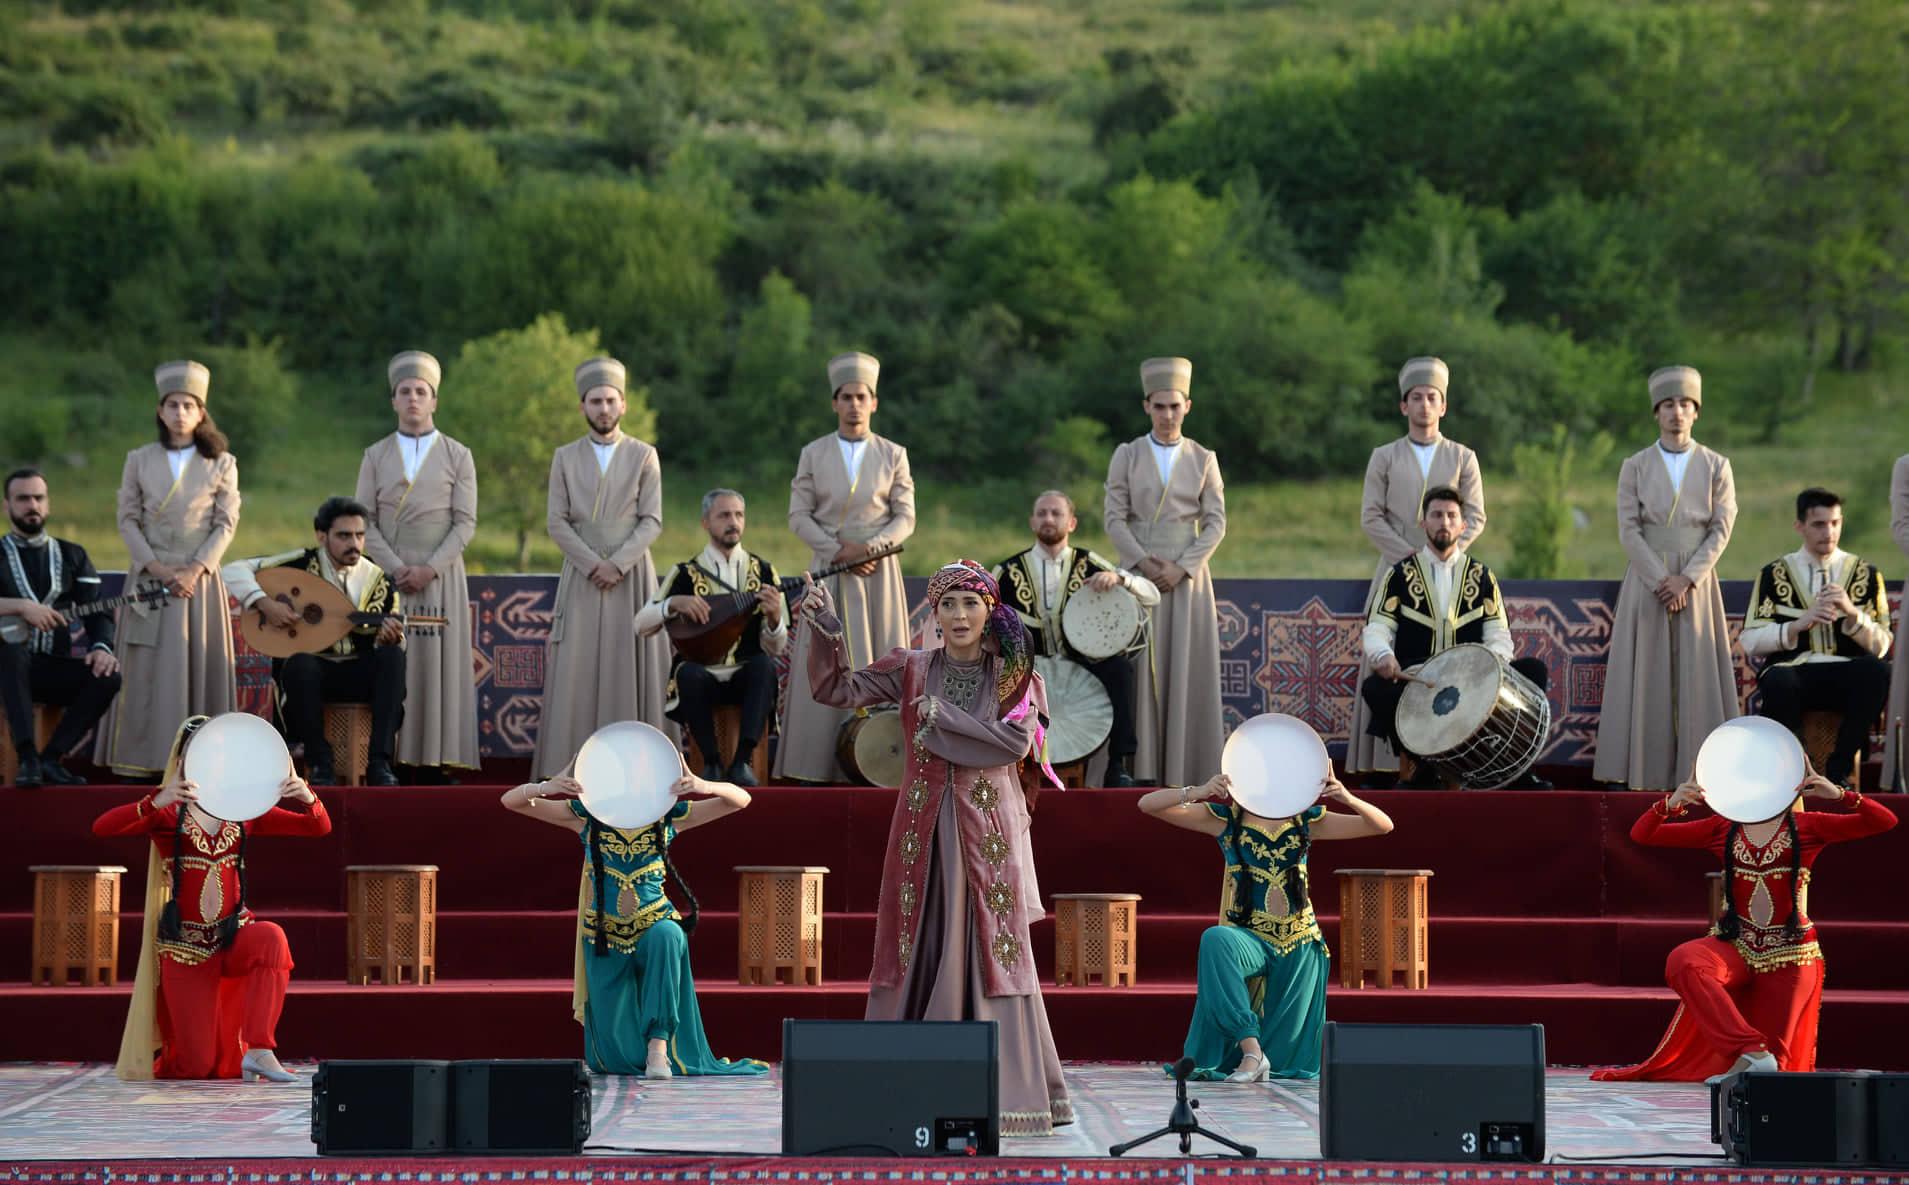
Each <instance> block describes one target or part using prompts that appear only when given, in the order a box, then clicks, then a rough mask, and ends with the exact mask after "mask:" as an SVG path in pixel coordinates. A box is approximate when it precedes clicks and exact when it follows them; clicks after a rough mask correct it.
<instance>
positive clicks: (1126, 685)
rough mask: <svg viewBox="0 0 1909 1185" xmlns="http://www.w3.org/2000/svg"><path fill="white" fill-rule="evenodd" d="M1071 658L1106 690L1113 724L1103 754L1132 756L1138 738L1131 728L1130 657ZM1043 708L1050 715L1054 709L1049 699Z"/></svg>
mask: <svg viewBox="0 0 1909 1185" xmlns="http://www.w3.org/2000/svg"><path fill="white" fill-rule="evenodd" d="M1074 661H1076V662H1078V663H1080V665H1081V666H1084V667H1086V668H1087V671H1088V673H1089V674H1091V675H1093V677H1094V678H1096V679H1098V680H1100V685H1101V686H1102V687H1105V688H1106V689H1107V698H1108V699H1110V700H1112V701H1113V703H1114V723H1113V727H1112V728H1110V729H1109V730H1108V731H1107V756H1108V757H1110V758H1119V757H1132V756H1133V755H1134V751H1135V750H1136V749H1138V748H1140V740H1139V737H1138V736H1136V735H1135V733H1134V730H1133V656H1132V655H1127V654H1116V655H1114V656H1113V657H1112V658H1103V659H1101V660H1100V661H1099V662H1088V661H1087V660H1086V659H1084V658H1080V657H1078V656H1076V657H1075V659H1074ZM1047 710H1048V712H1049V713H1050V714H1051V713H1052V712H1053V711H1054V705H1053V703H1052V702H1051V701H1050V702H1049V703H1048V705H1047Z"/></svg>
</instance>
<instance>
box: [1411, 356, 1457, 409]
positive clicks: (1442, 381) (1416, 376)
mask: <svg viewBox="0 0 1909 1185" xmlns="http://www.w3.org/2000/svg"><path fill="white" fill-rule="evenodd" d="M1451 386H1452V369H1451V367H1449V366H1447V365H1445V360H1444V359H1443V358H1432V357H1429V356H1428V357H1424V358H1407V359H1406V360H1405V365H1404V366H1401V367H1399V398H1401V399H1403V398H1405V396H1406V395H1407V394H1408V393H1409V392H1410V391H1411V390H1412V388H1414V387H1436V388H1438V396H1439V398H1440V399H1443V398H1445V397H1446V396H1447V395H1448V394H1450V392H1451Z"/></svg>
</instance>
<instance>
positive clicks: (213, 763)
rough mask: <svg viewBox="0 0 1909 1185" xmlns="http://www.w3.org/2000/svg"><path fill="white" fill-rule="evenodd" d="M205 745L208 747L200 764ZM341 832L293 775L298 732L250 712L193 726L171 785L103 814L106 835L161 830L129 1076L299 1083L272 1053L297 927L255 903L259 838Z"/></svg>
mask: <svg viewBox="0 0 1909 1185" xmlns="http://www.w3.org/2000/svg"><path fill="white" fill-rule="evenodd" d="M195 744H197V745H200V746H203V748H202V749H200V750H199V751H198V752H196V753H194V755H193V760H192V761H191V762H188V761H187V760H186V754H187V749H188V747H189V746H192V745H195ZM202 769H207V770H211V771H212V773H211V774H210V775H207V774H203V773H201V770H202ZM278 770H283V771H284V777H283V779H282V780H279V779H278V778H277V777H276V771H278ZM261 771H272V772H270V773H264V772H261ZM227 774H230V775H231V776H229V777H228V776H226V775H227ZM189 775H190V776H191V777H204V778H205V781H204V783H203V784H201V783H200V782H198V781H195V780H188V779H189ZM215 779H216V780H215ZM239 783H244V784H243V785H240V784H239ZM275 802H278V803H283V805H273V804H274V803H275ZM214 812H217V814H215V813H214ZM220 814H224V815H233V816H239V817H242V818H243V817H249V821H246V822H237V821H232V820H229V819H225V818H220V817H218V816H219V815H220ZM330 830H331V818H330V816H328V815H327V814H325V805H324V804H323V803H321V802H319V801H318V799H317V797H316V796H315V795H313V794H312V791H311V787H309V786H307V785H306V784H305V780H304V779H303V778H299V777H296V776H294V775H293V774H292V772H291V755H290V754H289V753H287V752H286V751H285V742H284V741H283V740H281V739H280V738H279V736H278V733H277V732H275V731H274V730H273V729H272V726H271V725H270V724H267V723H266V722H265V721H264V720H263V719H261V718H260V717H257V716H247V715H246V714H245V713H242V712H233V713H229V714H227V715H224V716H220V717H218V718H217V720H216V721H214V722H212V723H210V724H209V723H208V720H207V718H206V717H204V716H193V717H191V718H190V719H188V720H187V721H186V722H185V723H183V724H181V725H180V726H179V730H178V732H177V733H176V734H175V735H174V737H173V741H172V752H171V755H170V756H169V757H168V758H167V761H166V772H165V781H164V783H163V784H162V785H161V786H160V787H159V789H158V790H156V791H154V792H153V793H151V794H148V795H147V796H146V797H144V798H142V799H140V800H139V801H137V802H129V803H127V804H125V805H124V806H117V807H114V808H113V809H112V810H110V811H107V812H106V813H105V814H103V815H101V816H100V817H99V818H97V819H95V820H94V821H93V834H94V835H100V836H109V835H150V836H151V837H152V852H151V855H150V856H149V857H148V859H147V865H146V916H145V922H144V924H143V926H142V929H141V934H140V943H139V968H138V971H137V972H136V973H135V974H134V976H133V993H132V1002H131V1006H130V1008H129V1009H128V1011H127V1014H126V1029H125V1033H124V1035H123V1036H122V1037H121V1038H120V1044H119V1064H118V1066H117V1068H116V1069H115V1073H117V1074H118V1076H119V1077H120V1078H122V1079H124V1080H126V1081H129V1082H130V1081H144V1080H147V1079H151V1078H237V1077H239V1076H241V1075H243V1076H244V1077H245V1078H246V1079H247V1080H248V1081H255V1080H257V1079H260V1078H263V1079H266V1080H267V1081H271V1082H294V1081H296V1080H297V1076H296V1075H294V1074H292V1073H291V1072H290V1071H288V1070H286V1069H285V1067H283V1066H281V1065H280V1064H279V1061H278V1056H277V1055H276V1054H275V1053H274V1052H273V1051H274V1049H275V1048H276V1047H277V1045H278V1038H277V1036H276V1033H275V1031H274V1030H275V1029H276V1028H277V1026H278V1017H279V1012H280V1011H281V1010H282V1009H283V1008H284V1006H285V987H286V985H287V983H289V982H290V980H291V975H292V951H291V947H290V946H289V945H288V944H287V943H286V941H285V931H284V930H282V929H280V928H279V927H278V926H276V925H274V924H273V923H271V922H261V921H259V920H257V919H256V918H254V917H253V916H252V911H251V910H249V909H247V908H246V907H245V848H246V841H247V840H248V839H249V838H250V837H251V836H254V835H324V834H326V833H327V832H329V831H330Z"/></svg>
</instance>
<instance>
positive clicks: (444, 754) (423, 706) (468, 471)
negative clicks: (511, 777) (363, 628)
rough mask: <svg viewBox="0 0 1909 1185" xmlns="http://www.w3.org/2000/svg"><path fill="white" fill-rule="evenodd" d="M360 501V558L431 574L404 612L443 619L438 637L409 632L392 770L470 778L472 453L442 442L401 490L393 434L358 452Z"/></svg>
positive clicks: (474, 757) (473, 754)
mask: <svg viewBox="0 0 1909 1185" xmlns="http://www.w3.org/2000/svg"><path fill="white" fill-rule="evenodd" d="M357 498H358V501H360V502H362V503H364V504H365V505H366V506H368V507H370V508H371V522H369V523H367V524H366V529H365V552H366V554H368V555H370V556H371V559H372V562H374V563H376V564H377V565H378V566H379V567H380V568H383V569H384V570H385V571H386V572H396V571H397V570H398V569H399V568H401V567H405V566H406V565H409V564H424V565H426V566H428V567H429V568H430V569H431V570H432V571H434V572H436V573H437V579H436V580H433V581H432V582H431V583H430V584H429V585H427V586H426V587H425V589H424V591H423V592H420V593H406V594H405V607H406V609H408V610H409V611H411V612H414V613H420V614H423V615H425V616H427V617H444V618H448V619H449V621H448V623H447V624H445V625H444V626H442V627H440V628H439V629H437V630H435V631H430V632H423V631H416V630H411V631H407V632H406V637H405V643H404V726H403V727H402V728H400V729H398V745H397V748H398V752H397V760H398V761H400V762H403V763H404V764H406V765H449V766H457V767H459V768H461V769H476V768H478V754H477V682H476V679H475V677H474V674H473V667H472V663H471V649H472V647H473V645H474V643H475V641H476V631H475V629H474V628H473V625H472V622H471V591H470V583H469V581H468V580H466V578H465V575H464V549H465V548H466V547H469V546H470V543H471V536H473V535H475V534H476V533H477V469H476V467H475V466H474V465H473V464H472V462H471V450H470V449H468V448H465V447H464V446H463V445H461V444H459V443H458V442H457V441H455V440H452V439H451V438H450V437H448V436H446V435H444V433H442V432H440V433H438V434H437V439H436V440H434V441H432V442H431V447H430V449H429V451H427V452H426V453H425V454H424V457H423V459H422V460H420V461H419V462H418V475H417V479H416V480H415V481H406V480H405V476H404V453H403V451H402V450H401V449H400V448H399V446H398V434H397V433H395V432H393V433H392V434H391V435H389V436H387V437H385V438H384V439H383V440H380V441H379V442H378V443H376V444H374V445H372V446H371V447H370V448H368V449H366V450H365V459H364V461H363V462H362V463H361V464H360V465H359V466H358V493H357Z"/></svg>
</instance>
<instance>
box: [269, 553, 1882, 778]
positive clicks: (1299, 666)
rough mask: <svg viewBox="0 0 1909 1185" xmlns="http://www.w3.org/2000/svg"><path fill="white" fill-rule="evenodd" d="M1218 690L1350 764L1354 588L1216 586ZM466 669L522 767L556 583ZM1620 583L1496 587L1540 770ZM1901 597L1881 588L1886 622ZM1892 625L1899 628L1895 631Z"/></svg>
mask: <svg viewBox="0 0 1909 1185" xmlns="http://www.w3.org/2000/svg"><path fill="white" fill-rule="evenodd" d="M1214 583H1215V585H1216V588H1217V592H1218V600H1219V617H1220V623H1219V624H1220V682H1221V686H1222V692H1223V694H1224V697H1225V704H1226V727H1227V730H1228V731H1229V732H1230V731H1231V730H1232V729H1233V728H1234V727H1235V726H1237V725H1238V724H1239V723H1240V722H1241V721H1244V720H1246V719H1249V718H1250V717H1253V716H1257V715H1259V714H1260V713H1262V712H1285V713H1287V714H1288V715H1292V716H1297V717H1299V718H1300V719H1302V720H1304V721H1306V722H1307V723H1308V724H1310V725H1312V727H1313V728H1315V729H1316V730H1318V732H1319V734H1320V735H1321V736H1322V737H1324V738H1325V739H1326V742H1327V745H1328V747H1330V748H1331V750H1332V752H1333V755H1334V756H1335V757H1343V756H1344V755H1345V745H1346V731H1347V724H1348V722H1349V721H1350V719H1351V716H1352V697H1353V696H1355V695H1357V694H1358V676H1359V631H1360V630H1361V629H1362V628H1364V624H1365V621H1364V616H1363V610H1364V606H1365V595H1366V582H1365V581H1363V580H1218V581H1215V582H1214ZM907 584H908V594H909V596H910V597H911V598H913V599H914V621H915V628H916V632H917V635H919V632H920V627H921V624H922V623H923V622H924V621H925V620H926V619H927V615H928V607H927V606H926V605H925V604H923V603H922V601H921V598H922V597H923V596H924V595H925V591H926V588H927V580H926V579H925V578H911V579H910V580H909V581H908V582H907ZM470 587H471V597H472V602H473V610H474V611H473V613H472V615H471V616H472V621H473V628H474V629H475V630H476V636H475V637H473V638H472V639H471V666H472V672H473V674H474V676H475V677H476V679H477V693H478V700H477V702H478V727H479V729H480V731H481V735H482V741H481V744H482V749H483V753H484V755H485V756H486V757H524V756H529V755H530V753H531V751H532V750H533V749H534V748H535V747H536V743H537V718H538V714H539V712H540V709H541V705H542V699H543V682H544V638H545V635H546V634H547V633H548V632H549V629H550V607H551V601H552V599H553V598H554V596H555V595H556V591H557V578H556V577H555V576H473V577H471V578H470ZM1617 589H1618V582H1617V581H1615V580H1584V581H1540V580H1507V581H1505V582H1504V590H1505V596H1506V598H1507V611H1508V613H1509V616H1510V618H1511V632H1512V638H1513V640H1514V642H1515V644H1516V646H1517V651H1518V656H1519V657H1521V658H1523V657H1533V658H1538V659H1541V660H1542V661H1543V662H1544V664H1545V667H1546V668H1547V669H1548V670H1549V671H1550V673H1551V690H1550V694H1551V713H1552V720H1553V722H1554V726H1553V729H1552V735H1551V743H1550V745H1549V747H1548V748H1547V749H1546V750H1545V752H1544V754H1543V756H1542V757H1540V758H1539V761H1540V763H1541V764H1547V765H1587V766H1588V765H1589V764H1591V756H1592V747H1593V745H1594V743H1595V741H1596V739H1597V715H1598V705H1599V704H1600V703H1602V702H1603V698H1604V655H1605V650H1606V648H1607V646H1608V643H1609V640H1610V634H1611V618H1612V611H1613V609H1614V607H1615V606H1616V604H1617ZM1901 596H1902V586H1901V585H1900V584H1892V585H1890V605H1891V613H1892V616H1894V615H1896V614H1898V613H1899V606H1900V602H1901ZM1723 598H1724V604H1725V606H1727V607H1728V609H1729V612H1730V637H1731V641H1732V643H1733V647H1734V643H1735V640H1736V636H1737V632H1738V631H1739V630H1740V629H1741V628H1742V626H1743V611H1744V609H1745V607H1746V606H1747V605H1748V604H1749V600H1750V582H1749V581H1747V580H1745V581H1725V582H1724V586H1723ZM1896 619H1898V620H1899V617H1897V618H1896ZM239 651H240V654H239V695H240V699H241V702H242V703H243V704H244V705H245V707H246V709H247V710H248V711H254V712H259V713H261V714H263V713H264V712H265V710H266V703H267V696H268V688H269V685H270V682H271V664H270V662H269V660H267V659H266V658H265V657H264V656H262V655H260V654H257V653H255V652H253V651H251V650H250V649H248V648H247V647H246V646H245V644H244V642H243V640H240V642H239ZM1735 654H1736V660H1737V684H1738V688H1739V690H1740V692H1741V694H1742V696H1743V698H1744V702H1745V704H1746V706H1753V704H1752V696H1753V693H1754V691H1755V687H1756V678H1755V675H1754V673H1753V671H1752V668H1751V666H1750V664H1749V661H1748V660H1747V659H1746V658H1745V657H1744V656H1743V654H1742V652H1741V651H1735Z"/></svg>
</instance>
